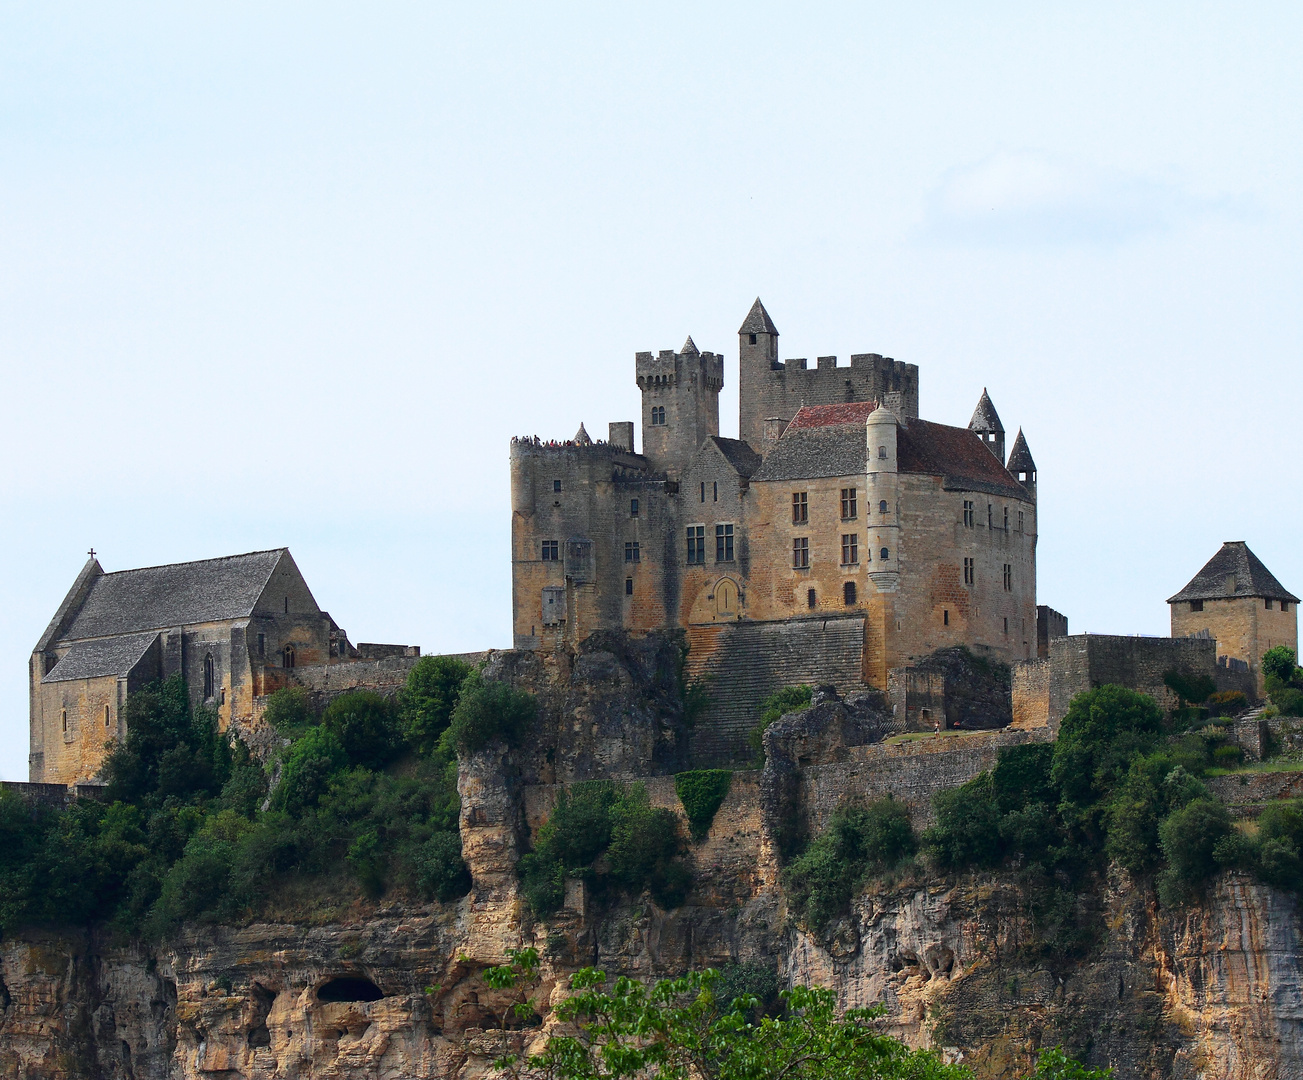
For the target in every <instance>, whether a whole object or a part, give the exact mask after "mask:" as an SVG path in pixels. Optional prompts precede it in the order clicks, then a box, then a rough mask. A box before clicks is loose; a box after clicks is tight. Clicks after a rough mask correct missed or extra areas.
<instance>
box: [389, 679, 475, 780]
mask: <svg viewBox="0 0 1303 1080" xmlns="http://www.w3.org/2000/svg"><path fill="white" fill-rule="evenodd" d="M471 670H472V669H471V666H470V664H467V663H466V662H465V661H463V660H458V659H457V658H456V657H454V656H423V657H421V659H419V660H418V661H417V662H416V663H415V664H414V665H413V666H412V670H411V671H409V672H408V673H407V684H406V685H405V686H404V687H403V689H402V690H401V691H399V694H398V708H399V716H400V717H401V719H402V725H403V735H404V737H405V738H406V739H407V741H408V743H409V744H410V745H411V747H412V749H414V750H415V751H416V752H417V753H418V754H424V755H426V756H428V755H430V754H433V753H434V752H435V749H436V748H437V747H438V745H439V736H441V735H442V734H443V733H444V731H445V730H447V727H448V724H449V723H450V722H451V721H452V712H453V709H455V708H456V707H457V701H458V699H459V698H460V697H461V688H462V684H463V683H464V682H465V681H466V677H467V676H468V675H469V674H470V673H471Z"/></svg>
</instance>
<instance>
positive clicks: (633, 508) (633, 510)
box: [629, 499, 638, 517]
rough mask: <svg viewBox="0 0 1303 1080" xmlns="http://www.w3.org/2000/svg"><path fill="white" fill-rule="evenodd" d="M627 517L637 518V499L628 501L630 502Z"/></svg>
mask: <svg viewBox="0 0 1303 1080" xmlns="http://www.w3.org/2000/svg"><path fill="white" fill-rule="evenodd" d="M629 516H630V517H637V516H638V500H637V499H630V500H629Z"/></svg>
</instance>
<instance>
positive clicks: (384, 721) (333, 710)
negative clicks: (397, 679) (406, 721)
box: [321, 690, 402, 769]
mask: <svg viewBox="0 0 1303 1080" xmlns="http://www.w3.org/2000/svg"><path fill="white" fill-rule="evenodd" d="M321 726H322V728H323V729H325V730H326V731H329V732H332V733H333V734H334V735H335V737H336V738H338V739H339V744H340V746H342V747H343V748H344V754H345V756H346V757H347V758H348V760H349V763H350V764H353V765H364V766H366V768H368V769H382V768H384V766H385V765H386V764H388V763H389V761H390V760H392V759H393V757H394V756H395V755H396V754H397V753H398V751H399V749H400V747H401V745H402V736H401V734H400V732H399V728H398V717H397V714H396V712H395V709H394V703H393V701H391V700H390V699H389V698H386V697H383V696H382V695H380V694H377V693H375V692H374V691H372V690H351V691H349V692H348V693H347V694H340V695H339V696H338V697H337V698H334V699H333V700H332V701H331V702H330V704H329V705H327V706H326V710H325V712H323V713H322V714H321Z"/></svg>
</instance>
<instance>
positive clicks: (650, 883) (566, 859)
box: [518, 780, 691, 915]
mask: <svg viewBox="0 0 1303 1080" xmlns="http://www.w3.org/2000/svg"><path fill="white" fill-rule="evenodd" d="M680 847H681V841H680V838H679V833H678V818H677V817H676V816H675V815H674V813H673V812H671V811H669V810H666V809H665V808H663V807H653V806H651V805H650V803H649V802H648V800H647V791H646V789H645V788H644V787H643V785H641V784H634V785H631V786H630V787H628V788H625V787H622V786H620V785H618V784H615V783H612V782H611V781H609V780H594V781H589V782H587V783H580V784H574V785H572V786H571V787H570V788H569V789H565V788H563V789H562V790H561V791H559V792H558V793H557V802H556V805H555V806H554V807H553V808H552V812H551V814H549V815H548V819H547V821H546V822H544V823H543V824H542V825H541V826H540V827H539V830H538V834H537V836H536V838H535V841H534V850H533V851H531V852H529V853H528V854H527V855H525V856H524V857H523V858H521V860H520V863H519V866H518V872H519V874H520V877H521V892H522V893H524V895H525V899H526V900H528V901H529V905H530V907H531V908H532V909H533V910H534V913H535V914H536V915H549V914H551V913H552V912H554V911H556V910H557V909H558V908H560V906H561V904H562V902H563V901H564V900H565V879H566V878H567V877H580V878H583V879H585V880H587V881H589V882H590V883H591V884H592V885H593V886H595V887H596V888H598V889H599V890H600V889H601V888H603V887H615V888H620V889H622V890H624V891H627V892H629V893H633V894H636V893H639V892H641V891H642V890H643V889H647V890H649V891H650V892H651V894H652V897H653V899H655V900H656V902H657V903H658V904H660V905H661V906H662V907H677V906H678V905H679V904H681V903H682V902H683V898H684V896H686V894H687V890H688V888H689V886H690V885H691V877H690V875H689V873H688V870H687V868H686V867H685V866H684V865H683V863H682V862H681V861H680V859H679V854H680Z"/></svg>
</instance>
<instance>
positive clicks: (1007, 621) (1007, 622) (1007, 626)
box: [1004, 615, 1009, 637]
mask: <svg viewBox="0 0 1303 1080" xmlns="http://www.w3.org/2000/svg"><path fill="white" fill-rule="evenodd" d="M1004 633H1005V636H1006V637H1007V636H1008V634H1009V616H1007V615H1006V616H1005V617H1004Z"/></svg>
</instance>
